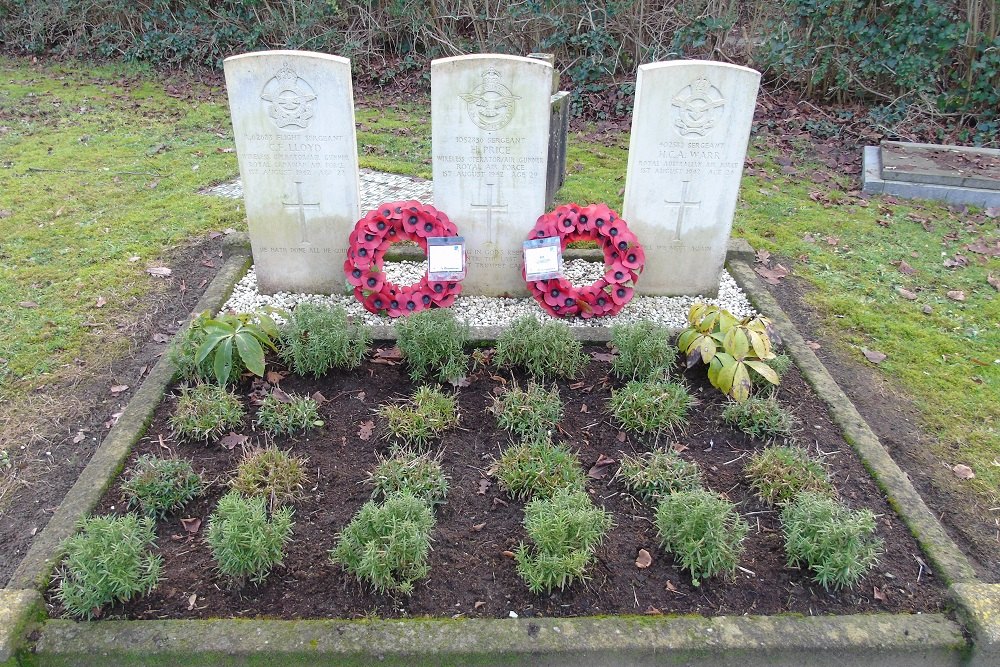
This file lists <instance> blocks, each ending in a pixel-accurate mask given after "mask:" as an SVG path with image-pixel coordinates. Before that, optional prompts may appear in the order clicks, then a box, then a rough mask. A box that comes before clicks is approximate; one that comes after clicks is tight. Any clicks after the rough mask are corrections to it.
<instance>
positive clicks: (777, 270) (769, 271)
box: [754, 264, 788, 285]
mask: <svg viewBox="0 0 1000 667" xmlns="http://www.w3.org/2000/svg"><path fill="white" fill-rule="evenodd" d="M754 273H756V274H757V275H758V276H760V277H761V278H763V279H764V282H766V283H768V284H770V285H778V284H780V283H781V279H782V278H784V277H785V276H787V275H788V269H786V268H785V267H784V266H782V265H781V264H775V265H774V268H768V267H765V266H755V267H754Z"/></svg>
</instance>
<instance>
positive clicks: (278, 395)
mask: <svg viewBox="0 0 1000 667" xmlns="http://www.w3.org/2000/svg"><path fill="white" fill-rule="evenodd" d="M271 396H274V398H275V399H277V400H278V402H280V403H291V402H292V397H291V396H289V395H288V394H286V393H285V392H283V391H282V390H280V389H278V388H277V387H275V388H274V389H272V390H271Z"/></svg>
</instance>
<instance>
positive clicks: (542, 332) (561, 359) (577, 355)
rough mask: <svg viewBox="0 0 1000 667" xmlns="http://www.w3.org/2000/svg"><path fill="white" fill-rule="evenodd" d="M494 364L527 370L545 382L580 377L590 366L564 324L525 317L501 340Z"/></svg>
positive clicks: (503, 335)
mask: <svg viewBox="0 0 1000 667" xmlns="http://www.w3.org/2000/svg"><path fill="white" fill-rule="evenodd" d="M493 361H494V362H495V363H496V364H497V365H498V366H501V367H505V368H521V369H524V370H525V371H527V372H528V374H529V375H531V377H533V378H535V379H536V380H544V379H546V378H549V379H553V378H573V377H576V376H577V374H579V372H580V371H581V370H582V369H583V367H584V366H585V365H586V364H587V355H585V354H584V353H583V344H582V343H581V342H580V341H578V340H576V339H575V338H573V333H572V332H571V331H570V328H569V327H568V326H567V325H566V324H565V323H564V322H546V323H545V324H541V323H539V321H538V320H536V319H535V318H534V317H533V316H531V315H525V316H524V317H521V318H520V319H518V320H517V321H515V322H514V323H513V324H512V325H511V326H510V327H509V328H507V329H506V330H505V331H504V332H503V333H501V334H500V336H499V337H498V338H497V345H496V352H495V353H494V355H493Z"/></svg>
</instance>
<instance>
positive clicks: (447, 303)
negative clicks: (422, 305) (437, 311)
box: [437, 294, 458, 308]
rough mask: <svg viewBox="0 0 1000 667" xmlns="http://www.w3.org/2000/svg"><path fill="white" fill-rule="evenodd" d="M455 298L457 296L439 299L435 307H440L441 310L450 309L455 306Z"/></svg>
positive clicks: (451, 295) (452, 295)
mask: <svg viewBox="0 0 1000 667" xmlns="http://www.w3.org/2000/svg"><path fill="white" fill-rule="evenodd" d="M457 296H458V295H457V294H448V295H447V296H445V297H444V298H443V299H439V300H438V301H437V305H439V306H441V307H442V308H450V307H451V306H453V305H454V304H455V298H456V297H457Z"/></svg>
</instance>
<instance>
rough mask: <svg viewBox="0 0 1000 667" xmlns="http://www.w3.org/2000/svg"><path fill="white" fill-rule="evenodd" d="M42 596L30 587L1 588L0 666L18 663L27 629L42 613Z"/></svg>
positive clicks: (4, 666)
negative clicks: (18, 654)
mask: <svg viewBox="0 0 1000 667" xmlns="http://www.w3.org/2000/svg"><path fill="white" fill-rule="evenodd" d="M43 608H44V605H43V603H42V596H41V594H40V593H39V592H38V591H36V590H30V589H14V588H4V589H0V667H6V666H7V665H14V664H16V658H15V655H16V654H17V652H18V651H19V650H20V648H21V646H22V644H24V641H25V635H26V634H27V630H28V629H29V628H30V626H31V625H32V624H33V622H34V621H36V620H37V619H38V617H39V616H40V615H41V612H42V609H43Z"/></svg>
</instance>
